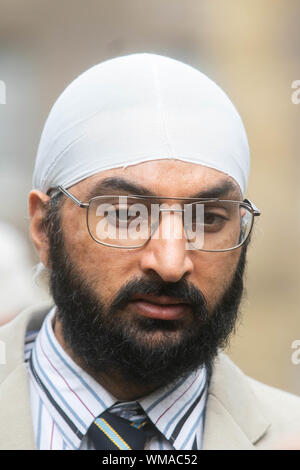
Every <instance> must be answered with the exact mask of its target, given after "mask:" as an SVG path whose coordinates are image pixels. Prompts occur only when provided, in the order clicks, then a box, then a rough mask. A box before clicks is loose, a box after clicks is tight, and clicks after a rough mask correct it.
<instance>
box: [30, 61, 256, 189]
mask: <svg viewBox="0 0 300 470" xmlns="http://www.w3.org/2000/svg"><path fill="white" fill-rule="evenodd" d="M167 158H170V159H178V160H183V161H186V162H192V163H198V164H201V165H205V166H208V167H211V168H214V169H217V170H220V171H222V172H224V173H226V174H227V175H229V176H231V177H232V178H234V179H235V181H236V182H237V183H238V184H239V186H240V188H241V191H242V194H244V193H245V191H246V186H247V179H248V174H249V164H250V157H249V147H248V142H247V136H246V132H245V129H244V126H243V123H242V121H241V118H240V116H239V115H238V113H237V111H236V109H235V108H234V106H233V104H232V103H231V101H230V100H229V98H228V97H227V96H226V95H225V93H224V92H223V91H222V90H221V89H220V88H219V87H218V86H217V85H216V84H215V83H214V82H213V81H212V80H210V79H209V78H208V77H206V76H205V75H204V74H202V73H201V72H199V71H198V70H196V69H195V68H193V67H191V66H189V65H186V64H183V63H182V62H179V61H177V60H174V59H170V58H168V57H163V56H160V55H155V54H132V55H128V56H124V57H118V58H115V59H111V60H108V61H106V62H103V63H100V64H98V65H95V66H94V67H92V68H90V69H89V70H87V71H86V72H84V73H83V74H82V75H80V76H79V77H78V78H76V79H75V80H74V81H73V82H72V83H71V84H70V85H69V86H68V87H67V88H66V89H65V91H64V92H63V93H62V94H61V96H60V97H59V98H58V100H57V101H56V103H55V104H54V106H53V108H52V110H51V112H50V114H49V117H48V119H47V122H46V124H45V127H44V130H43V133H42V137H41V141H40V145H39V149H38V154H37V159H36V164H35V169H34V177H33V186H34V188H35V189H40V190H41V191H43V192H47V190H48V189H49V188H51V187H55V186H58V185H62V186H64V187H65V188H68V187H70V186H72V185H74V184H76V183H78V182H79V181H81V180H83V179H84V178H87V177H88V176H91V175H93V174H95V173H98V172H100V171H103V170H107V169H111V168H118V167H126V166H128V165H133V164H137V163H141V162H145V161H148V160H158V159H167Z"/></svg>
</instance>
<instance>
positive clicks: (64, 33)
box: [0, 0, 300, 394]
mask: <svg viewBox="0 0 300 470" xmlns="http://www.w3.org/2000/svg"><path fill="white" fill-rule="evenodd" d="M299 17H300V0H289V1H288V2H286V1H285V0H243V2H241V1H240V0H214V1H212V0H185V1H183V0H151V1H149V0H109V1H108V0H85V1H83V0H80V1H79V0H60V1H51V2H50V1H49V0H48V1H45V0H26V2H24V1H23V0H0V80H2V81H4V82H5V84H6V104H5V105H4V104H0V200H1V204H0V220H1V221H2V223H5V224H10V226H11V229H12V230H15V231H17V232H18V234H19V235H20V236H22V237H23V242H24V243H25V244H26V246H27V248H26V249H24V250H25V251H24V256H25V257H26V260H27V261H26V263H27V264H26V266H27V271H26V272H27V273H28V272H29V271H28V263H29V264H30V266H31V267H32V266H33V265H34V264H36V263H37V261H38V260H37V256H36V254H35V252H34V250H33V248H32V245H31V243H30V238H29V229H28V227H29V221H28V216H27V195H28V192H29V191H30V189H31V177H32V171H33V164H34V158H35V154H36V151H37V147H38V143H39V138H40V134H41V131H42V128H43V125H44V122H45V119H46V117H47V115H48V113H49V111H50V108H51V106H52V104H53V103H54V101H55V100H56V98H57V97H58V95H59V94H60V93H61V92H62V91H63V89H64V88H65V87H66V86H67V85H68V84H69V82H70V81H71V80H73V79H74V78H75V77H76V76H77V75H79V74H80V73H81V72H83V71H84V70H86V69H87V68H89V67H91V66H92V65H94V64H96V63H99V62H101V61H103V60H105V59H109V58H111V57H116V56H118V55H125V54H128V53H133V52H155V53H159V54H163V55H167V56H171V57H173V58H176V59H179V60H182V61H184V62H187V63H188V64H190V65H193V66H195V67H197V68H198V69H200V70H201V71H202V72H204V73H205V74H206V75H208V76H209V77H210V78H212V79H213V80H214V81H216V82H217V83H218V84H219V85H220V86H221V88H223V90H224V91H225V92H226V93H227V94H228V95H229V97H230V98H231V100H232V101H233V103H234V104H235V106H236V107H237V109H238V111H239V113H240V115H241V117H242V119H243V121H244V124H245V127H246V130H247V133H248V139H249V144H250V149H251V154H252V167H251V177H250V182H249V187H248V192H247V195H248V197H249V198H250V199H251V200H253V202H254V203H255V204H256V205H257V206H258V207H259V208H260V209H261V211H262V216H261V218H260V220H258V223H257V224H256V228H255V232H254V235H253V237H252V245H251V246H250V248H249V250H248V268H247V273H246V285H247V296H246V298H245V300H244V303H243V306H242V312H243V317H242V321H241V324H240V325H239V327H238V329H237V332H236V335H235V337H234V338H233V339H232V342H231V347H230V349H229V354H230V356H231V357H232V358H233V359H234V361H235V362H236V363H237V364H238V365H239V366H240V367H241V368H242V369H243V370H244V371H245V372H246V373H247V374H249V375H251V376H253V377H254V378H256V379H257V380H261V381H263V382H265V383H268V384H270V385H273V386H277V387H280V388H282V389H285V390H288V391H291V392H294V393H296V394H300V364H299V365H295V364H293V363H292V360H291V356H292V353H293V349H292V343H293V341H295V340H297V339H300V288H299V281H300V241H299V240H300V237H299V235H300V216H299V215H300V213H299V212H300V211H299V210H300V204H299V201H300V190H299V177H300V171H299V167H300V165H299V122H300V104H299V105H297V104H294V103H293V102H292V99H291V97H292V93H293V91H294V90H293V89H292V82H293V81H294V80H297V79H300V53H299V52H300V41H299V39H300V33H299ZM0 101H1V100H0ZM11 240H12V238H11ZM1 243H2V245H1V246H0V263H3V252H5V253H7V251H6V249H5V245H4V242H1V239H0V244H1ZM1 247H2V251H1ZM26 250H27V251H26ZM25 252H26V253H25ZM31 271H32V269H31ZM31 274H32V273H31ZM15 275H16V274H13V276H15ZM25 277H26V275H25ZM29 278H30V276H29ZM27 281H28V274H27ZM32 284H33V281H32ZM1 285H2V295H3V293H4V291H3V289H4V288H3V283H1ZM18 292H19V289H18V288H16V289H15V294H14V295H15V296H18ZM27 293H29V298H28V296H27V298H25V297H24V298H22V302H21V303H22V304H24V306H25V304H26V305H27V304H28V303H34V302H36V301H37V300H40V299H41V298H47V293H46V292H45V291H43V290H42V289H41V288H40V289H37V288H36V287H33V289H32V292H31V290H30V289H29V288H27ZM0 296H1V287H0ZM13 308H14V309H16V308H17V307H16V306H15V305H14V306H13ZM18 308H19V306H18Z"/></svg>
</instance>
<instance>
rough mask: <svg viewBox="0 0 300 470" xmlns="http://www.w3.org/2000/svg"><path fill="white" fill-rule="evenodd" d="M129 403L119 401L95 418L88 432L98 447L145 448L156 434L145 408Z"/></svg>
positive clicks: (108, 448)
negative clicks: (147, 441) (147, 442)
mask: <svg viewBox="0 0 300 470" xmlns="http://www.w3.org/2000/svg"><path fill="white" fill-rule="evenodd" d="M127 405H128V404H126V403H125V404H124V403H122V404H120V403H118V404H116V405H114V406H113V407H112V408H110V409H109V410H106V411H104V412H103V413H101V415H100V416H99V417H98V418H96V419H95V420H94V422H93V423H92V425H91V426H90V428H89V431H88V434H89V437H90V438H91V439H92V441H93V443H94V445H95V448H96V449H99V450H116V449H119V450H132V449H136V450H138V449H139V450H143V449H144V446H145V443H146V440H147V439H148V438H150V437H151V436H153V435H154V426H153V425H152V423H151V422H150V420H149V419H148V418H147V417H146V414H145V412H144V411H143V409H142V408H141V407H140V406H139V405H138V404H137V407H132V406H131V405H132V404H130V406H131V408H130V406H127ZM120 406H121V408H122V409H120ZM120 412H122V415H123V416H120ZM124 416H126V417H127V419H126V418H124ZM130 418H131V419H130Z"/></svg>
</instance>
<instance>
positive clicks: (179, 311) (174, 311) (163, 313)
mask: <svg viewBox="0 0 300 470" xmlns="http://www.w3.org/2000/svg"><path fill="white" fill-rule="evenodd" d="M129 305H130V308H131V310H132V311H134V313H137V314H138V315H142V316H144V317H148V318H157V319H160V320H179V319H181V318H183V317H184V316H186V315H187V314H188V313H189V312H190V311H191V306H190V305H189V304H188V303H184V302H182V300H179V299H174V298H171V297H167V296H153V295H135V296H133V297H132V300H131V302H130V303H129Z"/></svg>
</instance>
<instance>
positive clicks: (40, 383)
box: [25, 307, 207, 450]
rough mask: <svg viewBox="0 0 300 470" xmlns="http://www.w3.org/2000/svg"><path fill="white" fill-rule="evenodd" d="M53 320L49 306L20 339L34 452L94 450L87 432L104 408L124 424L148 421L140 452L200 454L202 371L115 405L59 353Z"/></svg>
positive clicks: (204, 388)
mask: <svg viewBox="0 0 300 470" xmlns="http://www.w3.org/2000/svg"><path fill="white" fill-rule="evenodd" d="M54 315H55V307H53V308H52V309H51V310H50V312H49V313H48V315H47V316H46V318H45V320H44V322H43V325H42V328H41V330H40V331H39V332H29V333H28V334H27V336H26V344H25V362H26V364H27V370H28V374H29V383H30V402H31V412H32V418H33V428H34V433H35V438H36V445H37V449H45V450H51V449H53V450H59V449H66V450H68V449H70V450H76V449H80V450H92V449H94V447H93V444H92V442H91V440H90V438H89V436H88V435H87V432H88V429H89V427H90V426H91V424H92V423H93V421H94V419H95V418H96V417H97V416H99V415H100V414H101V413H103V412H104V411H105V410H107V409H109V411H110V412H111V413H116V414H117V415H119V416H122V417H123V418H126V419H129V420H130V421H139V420H140V419H141V418H142V417H144V416H145V415H146V417H147V418H148V419H150V421H151V422H152V423H153V424H154V425H155V428H156V430H157V434H156V435H155V436H154V437H151V438H149V439H148V440H147V441H146V444H145V449H151V450H173V449H176V450H182V449H193V450H196V449H197V450H199V449H201V447H202V435H203V426H204V412H205V403H206V396H207V383H206V382H207V380H206V369H205V368H204V367H203V368H200V369H198V370H196V371H194V372H192V373H191V374H188V375H187V376H186V377H185V378H181V379H180V380H178V381H176V382H174V383H172V384H171V385H170V386H168V387H165V388H162V389H159V390H156V391H154V392H153V393H151V394H149V395H147V396H146V397H143V398H142V399H139V400H138V401H131V402H120V401H118V400H117V399H116V398H115V397H114V396H113V395H111V394H110V393H109V392H108V391H107V390H105V388H104V387H102V386H101V385H100V384H99V383H98V382H96V381H95V380H94V379H93V378H92V377H91V376H90V375H89V374H88V373H87V372H85V371H84V370H83V369H81V368H80V367H79V366H78V365H77V364H76V363H75V362H74V361H73V360H72V359H71V358H70V356H69V355H68V354H67V353H66V352H65V351H64V349H63V348H62V347H61V345H60V344H59V343H58V341H57V339H56V337H55V335H54V332H53V328H52V320H53V317H54Z"/></svg>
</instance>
